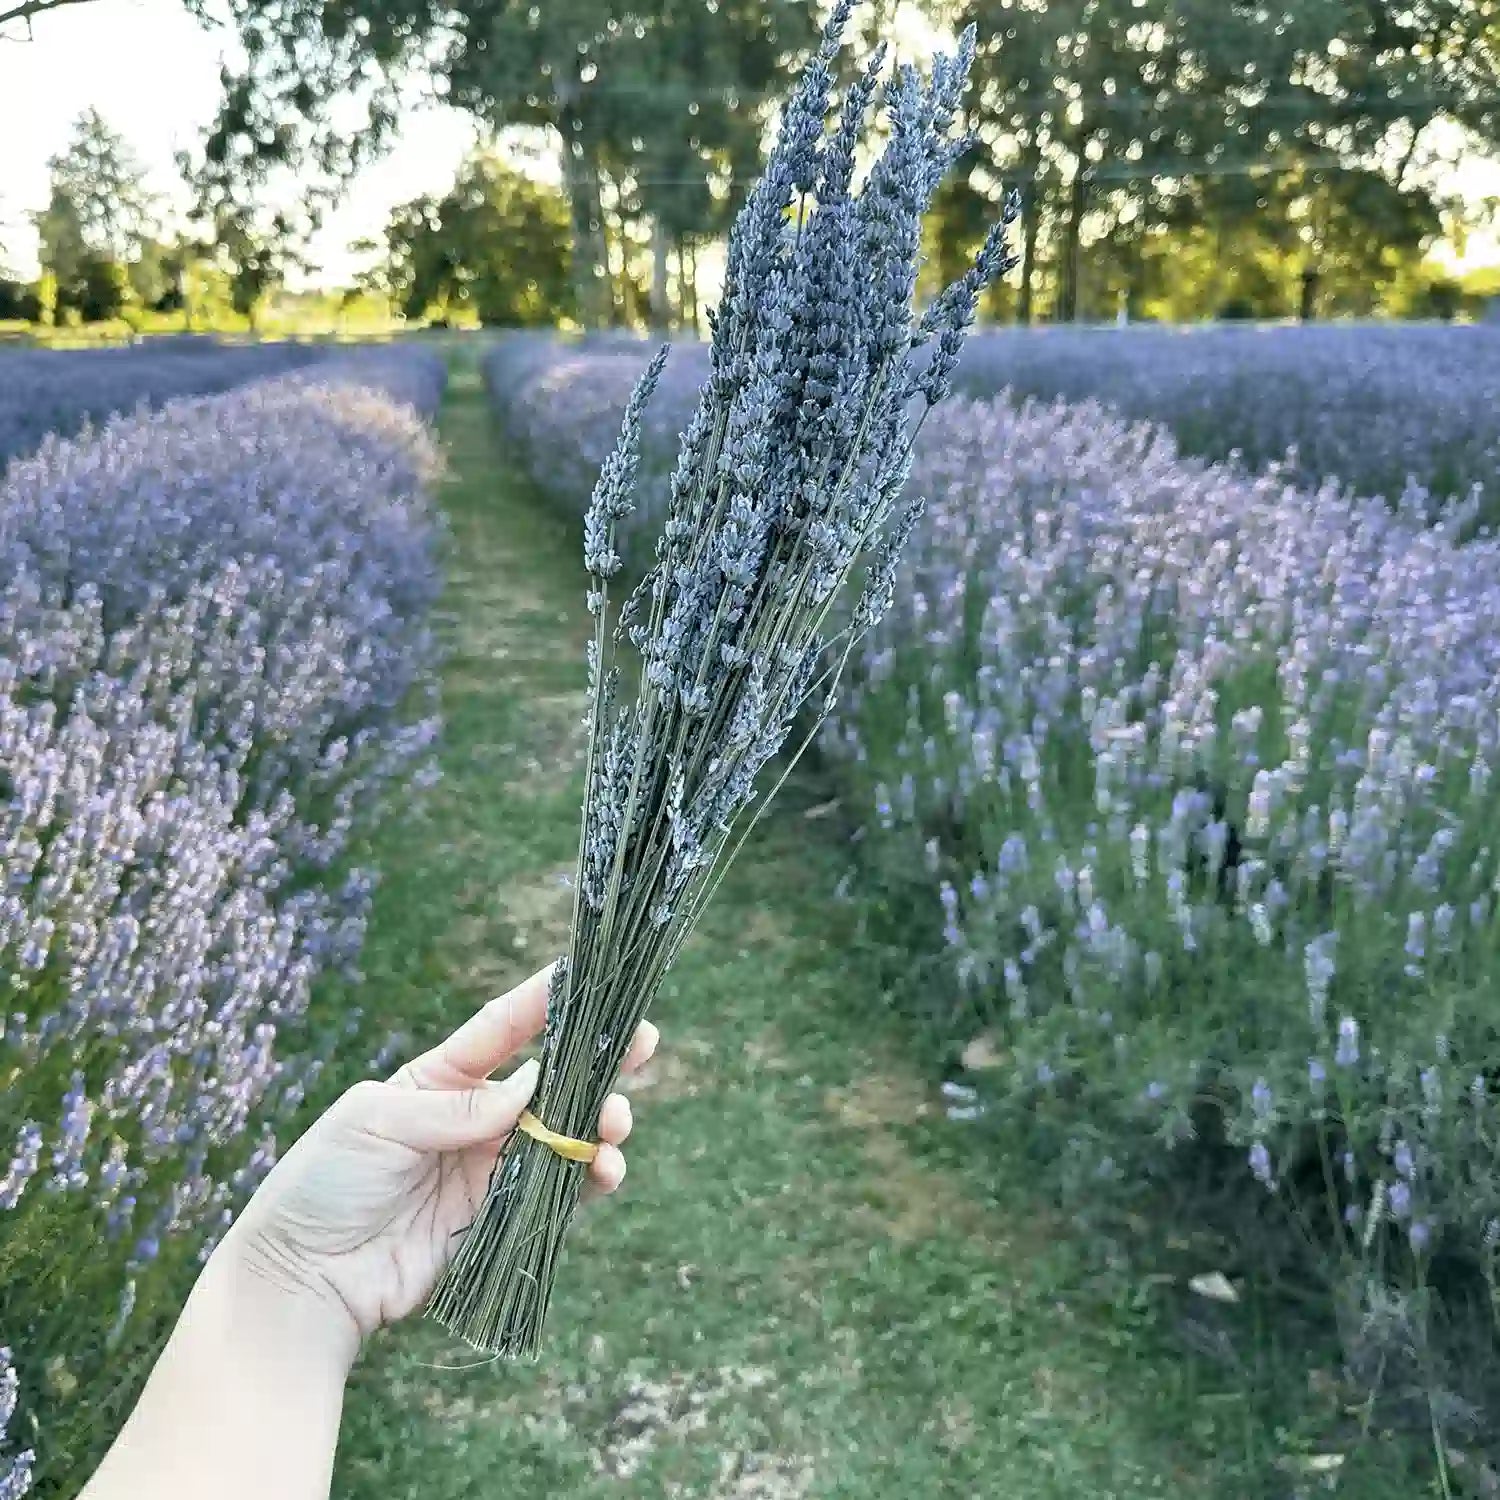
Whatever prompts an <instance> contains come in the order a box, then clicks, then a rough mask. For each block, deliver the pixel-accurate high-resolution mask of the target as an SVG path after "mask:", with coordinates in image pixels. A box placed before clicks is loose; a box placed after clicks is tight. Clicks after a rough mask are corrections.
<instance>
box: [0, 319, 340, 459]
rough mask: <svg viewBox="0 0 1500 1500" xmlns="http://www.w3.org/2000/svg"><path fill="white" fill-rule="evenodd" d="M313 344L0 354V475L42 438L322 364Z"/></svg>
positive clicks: (157, 344)
mask: <svg viewBox="0 0 1500 1500" xmlns="http://www.w3.org/2000/svg"><path fill="white" fill-rule="evenodd" d="M322 355H323V351H322V350H320V349H319V348H318V347H317V346H316V345H312V344H238V345H224V344H219V343H217V342H216V341H213V340H204V341H202V342H198V341H196V340H195V341H191V342H174V341H172V340H169V339H156V340H152V341H151V342H150V343H147V344H141V345H133V346H131V347H128V348H122V349H85V350H61V349H16V350H7V351H3V352H0V472H3V470H4V468H5V465H6V463H7V462H8V461H9V460H10V459H12V458H15V457H18V456H19V455H20V454H23V453H29V452H30V451H31V450H32V449H34V448H35V447H36V446H37V445H38V444H39V443H40V442H41V441H42V439H43V438H44V437H47V436H48V435H49V434H60V435H62V436H64V437H67V436H71V435H72V434H73V433H75V432H77V431H78V429H79V428H81V427H82V426H83V425H84V424H85V423H86V422H93V423H98V422H102V421H103V420H105V419H106V418H107V417H111V416H114V415H115V414H116V413H119V412H126V411H133V410H134V409H135V408H136V407H138V406H149V407H154V406H160V405H161V404H162V403H163V402H165V401H167V400H170V399H171V398H173V397H177V396H193V395H207V394H210V393H213V392H218V391H226V390H229V389H230V388H231V387H233V386H237V385H243V384H245V383H246V382H248V381H251V380H259V379H264V378H266V377H269V376H272V375H278V374H281V373H283V372H284V371H287V370H291V369H294V368H296V367H297V366H299V365H305V364H308V363H310V362H312V361H314V360H316V359H319V358H321V357H322Z"/></svg>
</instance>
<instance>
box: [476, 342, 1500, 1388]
mask: <svg viewBox="0 0 1500 1500" xmlns="http://www.w3.org/2000/svg"><path fill="white" fill-rule="evenodd" d="M678 352H679V351H674V359H675V358H676V355H677V353H678ZM642 362H643V356H642V354H641V353H640V352H639V351H629V350H623V351H622V350H616V351H608V352H603V353H598V354H594V353H590V352H588V351H585V350H579V349H577V348H569V347H566V346H560V347H553V348H552V349H550V350H549V349H547V348H546V347H545V346H543V345H541V344H538V343H526V344H518V345H509V346H501V348H499V349H498V350H497V351H496V352H495V354H494V355H493V356H492V359H491V364H490V377H491V384H492V388H493V390H494V391H495V393H496V398H497V401H498V402H499V403H500V405H501V409H502V417H503V420H504V422H505V423H506V425H507V427H508V429H509V430H510V432H511V434H512V436H513V438H514V439H515V441H516V445H517V450H518V452H520V453H521V454H522V455H525V456H526V457H527V459H528V461H529V462H530V464H531V466H532V469H533V472H534V475H535V477H536V479H537V480H538V482H539V483H541V484H542V485H543V486H544V487H546V488H547V489H548V490H549V491H551V492H552V493H554V494H556V495H558V496H559V497H560V498H561V499H563V500H565V501H567V502H568V503H570V504H573V505H575V506H577V505H581V503H582V500H583V498H584V496H585V495H586V494H587V480H588V477H589V476H590V474H591V471H592V469H593V468H594V467H595V465H596V463H597V459H598V456H599V455H600V453H602V452H603V451H604V450H605V449H607V447H608V443H609V440H610V437H611V435H612V432H613V430H614V428H615V427H616V425H617V422H618V416H619V412H620V409H621V408H622V406H623V404H624V401H625V399H626V397H627V395H628V392H629V389H630V384H631V381H632V380H633V379H634V377H635V375H636V374H638V372H639V368H640V366H641V364H642ZM668 370H669V374H668V375H667V376H666V377H665V378H664V381H663V385H662V387H661V390H660V392H659V395H658V399H657V402H656V403H655V411H654V412H653V414H652V416H651V419H650V420H651V422H652V423H654V424H655V425H654V426H652V427H651V428H650V429H649V430H648V433H647V440H646V445H645V461H644V463H643V483H642V487H641V499H642V502H643V508H644V510H645V512H646V514H647V515H650V514H651V513H652V512H653V511H656V512H658V513H659V510H660V506H661V504H662V494H663V487H664V483H665V479H664V476H665V474H666V472H667V469H668V466H669V465H670V461H671V450H672V447H673V442H672V433H673V431H674V429H675V427H676V426H677V425H678V424H679V423H680V421H681V418H682V413H683V411H684V410H686V409H687V408H689V407H690V405H691V395H692V391H693V389H694V388H695V386H696V383H697V380H698V378H699V377H700V375H701V370H700V368H699V364H698V354H697V351H696V349H689V350H688V351H687V358H686V359H683V360H680V361H678V362H677V368H676V370H675V371H673V368H672V364H671V363H670V362H669V365H668ZM912 487H913V490H914V492H916V493H920V494H923V495H925V496H926V497H927V498H928V500H929V504H930V508H929V513H928V516H927V518H926V520H925V521H924V522H923V524H922V526H921V527H920V528H919V531H918V533H917V536H916V537H915V539H914V541H913V544H912V547H911V549H910V557H911V561H910V563H909V565H908V567H907V569H906V571H905V574H904V576H903V578H902V580H901V582H900V585H899V587H898V589H897V591H896V601H897V602H896V604H895V607H894V608H893V609H892V611H891V612H890V614H889V615H888V616H887V617H886V619H885V621H884V623H883V624H882V625H881V626H880V628H879V629H878V631H877V632H876V633H875V634H874V635H872V636H870V637H868V638H867V639H866V640H865V641H864V642H863V643H862V644H861V645H860V647H859V648H858V649H857V650H856V652H855V654H854V657H853V659H852V661H851V663H850V668H849V679H848V682H849V686H848V690H847V691H846V692H845V693H844V695H843V700H842V703H841V704H840V705H839V707H838V709H837V710H836V712H835V714H834V715H833V716H832V718H831V719H830V720H829V722H828V723H827V725H826V726H825V728H824V731H823V734H822V736H821V748H822V751H823V753H824V754H825V755H826V756H827V757H828V759H829V760H830V761H831V762H832V763H833V764H835V765H836V766H837V767H838V768H839V770H840V773H841V775H842V777H843V780H844V784H845V786H846V788H847V790H848V797H849V800H850V803H851V805H852V806H853V807H854V809H855V816H856V821H857V823H858V825H859V831H858V839H859V844H860V847H861V848H862V849H863V850H864V851H865V858H864V863H865V864H866V867H867V873H868V874H869V876H870V878H871V879H872V880H873V881H874V882H875V884H876V886H877V887H883V888H884V890H885V893H886V895H887V897H888V898H889V899H890V900H891V901H892V902H893V909H894V905H895V904H899V905H900V906H901V907H903V908H914V909H915V910H916V911H917V912H918V914H919V921H920V922H921V923H922V924H923V925H924V926H925V928H926V930H927V931H928V932H930V933H931V935H932V938H933V940H934V941H936V943H937V944H938V946H939V947H940V949H941V950H942V951H943V953H944V954H945V959H944V968H945V970H946V973H947V974H948V976H949V983H950V985H951V1005H950V1024H951V1025H952V1027H953V1030H954V1033H955V1034H956V1035H958V1036H962V1037H967V1036H972V1035H973V1034H974V1033H975V1032H976V1031H978V1030H985V1029H990V1028H993V1029H994V1031H995V1032H996V1046H997V1048H998V1050H999V1052H1000V1054H1001V1055H1002V1056H1003V1057H1004V1059H1005V1065H1004V1067H1003V1069H1002V1070H1001V1071H1000V1072H999V1073H997V1074H994V1075H991V1081H992V1083H993V1086H994V1087H995V1088H997V1089H998V1090H999V1091H1000V1092H1001V1093H1002V1094H1003V1095H1004V1096H1005V1098H1006V1099H1007V1100H1009V1101H1010V1102H1011V1103H1013V1104H1016V1105H1018V1106H1020V1107H1022V1108H1024V1109H1025V1111H1026V1112H1027V1113H1028V1114H1030V1115H1031V1116H1033V1117H1040V1118H1042V1119H1051V1120H1052V1121H1053V1122H1054V1123H1055V1124H1056V1127H1057V1129H1058V1132H1059V1136H1060V1138H1061V1139H1063V1140H1066V1141H1068V1142H1069V1143H1070V1144H1069V1152H1070V1155H1071V1157H1072V1167H1073V1170H1074V1172H1075V1180H1079V1179H1081V1180H1082V1181H1083V1182H1084V1184H1085V1185H1086V1186H1087V1188H1088V1190H1089V1191H1092V1192H1095V1193H1099V1192H1103V1191H1104V1190H1105V1189H1106V1188H1107V1187H1108V1186H1109V1185H1110V1184H1111V1183H1119V1184H1121V1185H1122V1186H1124V1187H1126V1188H1129V1187H1130V1186H1132V1182H1131V1178H1132V1177H1138V1176H1139V1174H1141V1173H1143V1172H1150V1171H1154V1170H1156V1169H1158V1168H1159V1167H1160V1166H1161V1165H1162V1164H1163V1163H1165V1162H1167V1161H1170V1160H1171V1157H1172V1153H1173V1152H1174V1150H1176V1149H1177V1148H1179V1147H1181V1146H1182V1145H1184V1144H1185V1143H1186V1142H1187V1141H1189V1140H1190V1139H1192V1138H1193V1137H1194V1136H1195V1134H1197V1133H1199V1132H1200V1131H1201V1130H1202V1129H1203V1127H1204V1119H1203V1107H1204V1104H1205V1101H1207V1100H1212V1101H1215V1102H1216V1110H1215V1118H1216V1124H1215V1128H1216V1129H1218V1130H1222V1132H1223V1133H1224V1135H1225V1137H1226V1138H1227V1140H1228V1142H1230V1143H1231V1145H1232V1146H1234V1147H1235V1148H1236V1149H1237V1150H1238V1152H1239V1157H1240V1160H1241V1162H1242V1163H1243V1167H1242V1169H1241V1170H1242V1171H1243V1172H1244V1174H1245V1184H1246V1187H1247V1190H1254V1191H1259V1190H1261V1189H1264V1190H1265V1191H1267V1192H1269V1193H1271V1194H1273V1195H1275V1196H1276V1198H1277V1200H1278V1201H1280V1202H1281V1203H1283V1204H1285V1205H1286V1206H1287V1207H1288V1208H1290V1209H1291V1210H1292V1211H1293V1212H1294V1213H1296V1214H1298V1215H1301V1216H1302V1218H1303V1220H1304V1222H1309V1221H1313V1220H1316V1221H1317V1222H1320V1223H1321V1224H1322V1225H1323V1229H1322V1231H1321V1233H1322V1243H1323V1244H1325V1245H1326V1246H1328V1247H1331V1248H1332V1249H1333V1250H1334V1251H1335V1252H1336V1264H1337V1269H1338V1271H1339V1274H1340V1276H1341V1278H1342V1280H1343V1285H1344V1287H1345V1288H1346V1289H1352V1291H1353V1294H1354V1297H1355V1305H1358V1306H1362V1307H1364V1308H1365V1310H1366V1311H1369V1312H1372V1313H1373V1312H1374V1311H1378V1309H1375V1308H1374V1307H1373V1304H1372V1303H1371V1299H1372V1298H1374V1299H1377V1300H1378V1299H1379V1298H1380V1297H1385V1296H1387V1295H1389V1294H1390V1292H1391V1288H1392V1286H1393V1285H1395V1284H1396V1283H1397V1282H1399V1281H1406V1282H1407V1283H1408V1284H1409V1283H1410V1281H1411V1279H1412V1278H1413V1277H1414V1278H1415V1280H1416V1282H1417V1284H1419V1285H1420V1283H1421V1281H1422V1279H1423V1277H1424V1276H1425V1274H1426V1270H1427V1268H1429V1267H1430V1266H1431V1265H1432V1264H1433V1262H1434V1259H1435V1257H1437V1256H1438V1255H1439V1254H1440V1253H1441V1252H1445V1251H1446V1252H1452V1253H1454V1254H1457V1255H1458V1256H1460V1257H1461V1258H1462V1259H1464V1260H1465V1261H1466V1262H1468V1263H1469V1264H1471V1265H1475V1266H1478V1267H1479V1268H1481V1269H1482V1270H1483V1271H1484V1273H1485V1274H1486V1275H1487V1276H1490V1277H1491V1278H1492V1279H1493V1278H1494V1277H1495V1273H1496V1270H1497V1263H1496V1255H1497V1251H1500V1172H1497V1170H1496V1168H1495V1166H1494V1160H1493V1151H1492V1149H1491V1143H1492V1142H1493V1141H1494V1140H1495V1139H1497V1138H1500V1100H1497V1097H1496V1094H1497V1090H1496V1088H1495V1086H1494V1083H1493V1080H1494V1079H1495V1078H1496V1077H1497V1076H1500V1046H1497V1043H1496V1041H1495V1037H1494V1033H1493V1028H1492V1023H1491V1020H1490V1012H1491V1009H1492V1004H1493V1001H1492V996H1493V993H1494V990H1495V987H1496V985H1497V983H1500V963H1497V960H1496V936H1497V912H1496V893H1497V891H1500V844H1497V843H1496V841H1495V839H1494V834H1493V829H1494V827H1495V826H1496V822H1497V818H1500V775H1497V772H1500V631H1497V630H1496V628H1495V622H1496V621H1497V620H1500V541H1495V540H1490V539H1479V540H1463V538H1465V537H1467V536H1468V535H1469V533H1470V532H1471V531H1472V523H1473V519H1474V502H1473V501H1470V502H1468V503H1466V504H1452V505H1449V506H1447V507H1440V508H1438V509H1437V510H1436V511H1434V510H1433V509H1432V507H1431V506H1430V505H1429V503H1428V502H1427V500H1426V498H1425V497H1420V496H1416V495H1408V496H1406V497H1405V499H1404V501H1398V502H1397V503H1396V504H1395V505H1394V506H1393V505H1391V504H1389V503H1387V502H1386V501H1385V500H1384V499H1358V498H1355V497H1353V496H1352V495H1351V494H1350V493H1349V492H1348V491H1347V490H1344V489H1343V488H1341V487H1340V486H1339V485H1337V484H1335V483H1333V482H1329V483H1326V484H1324V485H1323V486H1321V487H1319V488H1316V489H1307V488H1303V487H1299V486H1297V485H1295V484H1293V483H1291V482H1290V481H1289V480H1288V479H1287V478H1286V477H1285V476H1278V475H1276V474H1261V475H1259V476H1249V475H1246V474H1245V473H1243V472H1241V471H1240V470H1238V469H1236V468H1233V467H1224V466H1215V465H1209V464H1205V463H1203V462H1201V461H1197V460H1194V459H1190V458H1185V457H1184V456H1183V455H1182V454H1181V452H1180V451H1179V448H1178V446H1177V444H1176V443H1175V442H1174V440H1173V439H1172V438H1171V437H1170V436H1169V435H1168V434H1167V433H1166V432H1164V431H1163V430H1161V429H1159V428H1151V427H1148V426H1144V425H1132V424H1130V423H1128V422H1126V421H1125V420H1123V419H1122V418H1120V417H1118V416H1117V415H1114V414H1112V413H1111V412H1109V411H1108V410H1106V409H1105V408H1104V407H1102V406H1100V405H1097V404H1083V405H1080V406H1066V405H1053V406H1041V405H1035V404H1031V405H1026V406H1024V407H1023V408H1021V409H1016V408H1014V407H1012V406H1010V405H1009V404H1007V403H1006V402H1003V401H985V402H972V401H971V402H959V403H956V404H954V405H953V406H952V407H951V408H949V409H946V410H944V411H943V412H941V413H939V414H937V415H935V416H933V417H932V418H931V419H929V422H928V424H927V426H926V427H925V428H924V430H923V432H922V434H921V438H920V441H919V443H918V446H917V452H916V462H915V467H914V469H913V474H912ZM1153 1163H1154V1165H1153ZM1325 1166H1326V1171H1325ZM1309 1179H1312V1180H1314V1181H1316V1182H1317V1183H1318V1184H1319V1186H1318V1189H1317V1193H1316V1195H1315V1201H1313V1202H1311V1203H1309V1202H1307V1201H1304V1193H1305V1186H1304V1185H1305V1184H1306V1183H1307V1182H1308V1180H1309ZM1257 1181H1258V1184H1259V1186H1257ZM1419 1301H1420V1299H1419V1298H1417V1299H1415V1300H1413V1301H1411V1302H1409V1303H1407V1304H1404V1306H1405V1309H1406V1312H1410V1311H1411V1310H1412V1308H1414V1307H1415V1306H1417V1305H1418V1303H1419ZM1390 1305H1394V1304H1390ZM1403 1316H1405V1313H1403ZM1388 1354H1389V1355H1390V1356H1391V1358H1393V1359H1398V1360H1399V1358H1400V1357H1401V1356H1400V1353H1399V1351H1396V1352H1395V1353H1392V1351H1389V1350H1386V1351H1382V1352H1381V1358H1385V1357H1386V1355H1388Z"/></svg>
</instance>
